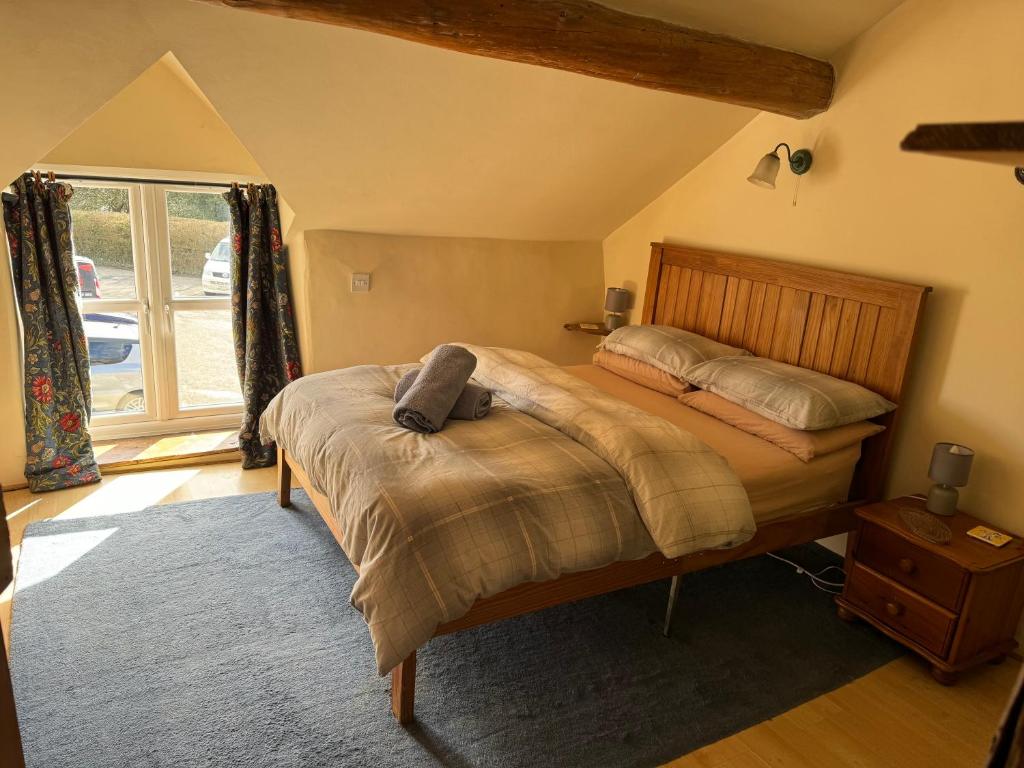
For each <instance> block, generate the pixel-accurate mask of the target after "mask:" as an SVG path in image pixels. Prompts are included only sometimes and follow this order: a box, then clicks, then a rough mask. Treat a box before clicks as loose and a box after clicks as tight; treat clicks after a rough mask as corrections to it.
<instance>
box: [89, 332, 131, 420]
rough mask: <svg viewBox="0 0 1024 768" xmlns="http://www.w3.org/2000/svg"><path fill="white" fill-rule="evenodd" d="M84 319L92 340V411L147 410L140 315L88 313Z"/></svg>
mask: <svg viewBox="0 0 1024 768" xmlns="http://www.w3.org/2000/svg"><path fill="white" fill-rule="evenodd" d="M82 320H83V324H84V325H85V335H86V338H87V339H88V341H89V374H90V378H91V379H92V412H93V414H101V413H107V414H109V413H131V412H139V411H144V410H146V401H145V397H144V396H143V393H142V355H141V351H140V349H139V316H138V315H137V314H135V313H134V312H118V313H108V312H86V313H85V314H84V315H83V316H82Z"/></svg>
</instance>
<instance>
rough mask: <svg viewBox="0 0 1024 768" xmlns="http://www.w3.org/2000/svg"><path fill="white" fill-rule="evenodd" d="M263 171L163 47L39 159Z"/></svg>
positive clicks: (249, 173)
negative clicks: (158, 55)
mask: <svg viewBox="0 0 1024 768" xmlns="http://www.w3.org/2000/svg"><path fill="white" fill-rule="evenodd" d="M38 165H39V167H40V168H44V169H45V168H48V167H50V166H55V165H56V166H59V165H91V166H102V167H107V168H143V169H153V168H157V169H160V170H162V171H200V172H207V173H216V174H220V173H224V174H234V175H235V176H236V177H238V178H239V180H241V178H242V177H245V176H252V177H256V178H265V174H264V173H263V170H262V169H261V168H260V167H259V165H258V164H257V163H256V161H255V160H254V159H253V157H252V155H250V154H249V152H248V151H247V150H246V148H245V147H244V146H243V145H242V143H241V142H240V141H239V140H238V138H237V137H236V136H235V135H234V133H233V132H232V131H231V128H230V126H228V125H227V124H226V123H225V122H224V121H223V119H221V117H220V115H218V114H217V111H216V110H215V109H214V108H213V106H212V105H211V104H210V102H209V101H208V100H207V99H206V98H205V96H204V95H203V94H202V92H201V91H199V89H198V87H197V86H196V85H195V83H194V82H193V81H192V79H191V78H190V77H189V76H188V73H187V72H186V71H185V70H184V68H183V67H182V66H181V64H180V63H179V62H178V60H177V59H176V58H175V57H174V54H172V53H167V54H165V55H164V56H163V57H162V58H161V59H159V60H158V61H157V62H156V63H155V64H153V66H151V67H150V68H149V69H147V70H146V71H145V72H143V73H142V74H141V75H139V76H138V78H136V79H135V80H133V81H132V82H131V83H129V84H128V85H127V86H125V88H124V89H123V90H121V91H120V92H118V94H117V95H116V96H114V98H112V99H111V100H110V101H108V102H107V103H106V104H104V105H103V106H102V107H101V108H100V109H99V110H97V111H96V112H95V113H94V114H93V115H92V116H91V117H89V119H88V120H86V121H85V122H84V123H82V124H81V125H80V126H78V128H76V129H75V130H74V131H73V132H72V133H71V135H69V136H67V137H66V138H65V139H64V140H63V141H62V142H61V143H60V144H58V145H57V146H56V147H54V148H53V149H52V150H51V151H50V152H49V153H47V155H46V156H45V157H44V158H42V160H41V161H40V162H39V164H38Z"/></svg>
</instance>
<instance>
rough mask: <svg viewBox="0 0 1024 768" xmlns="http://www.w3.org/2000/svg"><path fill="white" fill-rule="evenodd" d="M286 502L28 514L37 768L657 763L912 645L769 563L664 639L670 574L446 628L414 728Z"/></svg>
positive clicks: (821, 560)
mask: <svg viewBox="0 0 1024 768" xmlns="http://www.w3.org/2000/svg"><path fill="white" fill-rule="evenodd" d="M293 498H294V499H295V507H293V508H292V509H291V510H282V509H280V508H279V507H278V506H277V504H276V501H275V499H274V496H273V495H272V494H259V495H253V496H236V497H230V498H224V499H210V500H205V501H198V502H193V503H188V504H178V505H173V506H166V507H157V508H154V509H150V510H146V511H143V512H133V513H129V514H123V515H115V516H109V517H89V518H83V519H77V520H53V521H48V522H42V523H36V524H34V525H32V526H30V527H29V529H28V531H27V535H26V539H25V543H24V548H23V551H22V556H21V570H20V573H19V589H18V592H17V594H16V596H15V601H14V625H13V675H14V682H15V688H16V695H17V704H18V714H19V716H20V719H21V724H22V731H23V734H24V739H25V748H26V752H27V755H28V763H29V766H31V768H43V767H45V768H57V767H58V766H68V768H72V767H73V768H94V767H95V768H101V767H102V768H114V767H116V766H132V768H140V767H142V766H160V767H161V768H162V767H164V766H189V767H190V768H195V767H196V766H244V767H245V768H263V767H264V766H265V767H267V768H270V767H271V766H273V767H274V768H290V767H292V766H296V767H297V766H302V767H303V768H305V767H307V766H312V767H314V768H326V767H327V766H347V765H370V766H373V767H374V768H390V766H423V765H438V764H444V765H454V766H471V765H472V766H476V765H480V766H535V765H563V766H594V765H602V766H654V765H658V764H660V763H662V762H665V761H667V760H670V759H672V758H674V757H677V756H679V755H682V754H684V753H686V752H689V751H691V750H693V749H695V748H697V747H700V746H701V745H704V744H707V743H710V742H713V741H716V740H718V739H721V738H723V737H725V736H728V735H729V734H732V733H735V732H737V731H739V730H741V729H743V728H746V727H748V726H751V725H754V724H756V723H758V722H760V721H762V720H765V719H767V718H770V717H772V716H773V715H776V714H778V713H780V712H783V711H785V710H787V709H790V708H792V707H793V706H795V705H797V704H800V703H801V702H804V701H807V700H808V699H811V698H813V697H815V696H818V695H820V694H822V693H824V692H826V691H829V690H832V689H834V688H836V687H838V686H840V685H842V684H844V683H846V682H848V681H850V680H853V679H854V678H857V677H859V676H861V675H863V674H865V673H866V672H868V671H870V670H872V669H874V668H876V667H878V666H879V665H881V664H884V663H885V662H888V661H890V660H892V659H894V658H896V657H897V656H898V655H899V654H900V650H899V648H898V647H897V646H895V645H894V644H892V643H890V642H889V641H887V640H886V639H884V638H882V637H881V636H880V635H879V634H877V633H875V632H873V631H871V630H870V629H868V628H867V627H865V626H863V625H853V626H850V625H847V624H844V623H843V622H841V621H839V620H838V619H837V618H836V616H835V610H834V607H833V605H832V601H831V599H830V597H829V596H828V595H826V594H824V593H822V592H819V591H817V590H815V589H814V588H812V587H811V586H810V584H809V583H808V580H807V579H806V578H805V577H803V576H798V575H797V574H796V573H795V572H794V571H793V569H792V568H790V567H788V566H786V565H783V564H781V563H779V562H777V561H774V560H771V559H769V558H766V557H765V558H756V559H753V560H749V561H744V562H738V563H733V564H729V565H726V566H722V567H720V568H716V569H713V570H710V571H705V572H702V573H700V574H695V575H693V576H690V577H686V578H685V579H684V581H683V588H682V591H681V596H680V602H679V606H678V613H677V620H676V624H675V627H674V632H673V636H672V638H671V639H665V638H663V637H662V636H661V617H662V614H663V612H664V608H665V599H666V594H667V582H660V583H657V584H651V585H646V586H643V587H639V588H635V589H630V590H625V591H622V592H618V593H615V594H611V595H605V596H602V597H598V598H594V599H590V600H586V601H582V602H580V603H576V604H574V605H567V606H560V607H557V608H553V609H550V610H547V611H543V612H540V613H537V614H534V615H530V616H523V617H519V618H517V619H513V620H510V621H506V622H502V623H499V624H495V625H491V626H488V627H481V628H478V629H475V630H471V631H468V632H464V633H460V634H457V635H451V636H447V637H443V638H438V639H436V640H433V641H432V642H431V643H430V644H429V645H428V646H427V647H426V648H425V649H424V650H422V651H421V653H420V655H419V659H418V661H419V664H418V666H419V670H418V678H417V699H416V714H417V718H418V721H419V722H418V725H417V726H415V727H413V728H411V729H410V730H408V731H406V730H403V729H402V728H401V727H399V726H398V725H397V724H396V723H395V722H394V720H392V718H391V715H390V712H389V699H388V696H389V680H388V679H381V678H378V677H377V676H376V674H375V673H374V665H373V655H372V649H371V646H370V640H369V636H368V634H367V632H366V628H365V625H364V624H363V621H362V618H361V617H360V615H359V614H358V613H356V611H355V610H354V609H353V608H352V607H351V606H350V605H349V603H348V594H349V592H350V589H351V586H352V582H353V579H354V574H353V572H352V569H351V567H350V566H349V565H348V562H347V560H346V559H345V557H344V555H343V554H342V553H341V551H340V549H339V548H338V546H337V545H336V544H335V542H334V540H333V538H332V537H331V535H330V533H329V532H328V531H327V528H326V526H325V525H324V524H323V522H322V521H321V520H320V518H319V516H318V515H317V513H316V511H315V510H314V509H313V507H312V504H311V503H310V502H309V500H308V498H307V497H306V496H305V495H304V494H302V493H299V492H296V493H295V494H294V496H293ZM788 556H789V557H790V558H792V559H795V560H797V561H799V562H801V563H803V564H806V565H807V566H808V567H810V568H813V569H817V568H821V567H823V566H824V565H827V564H830V563H834V562H838V558H836V557H835V556H834V555H832V554H831V553H829V552H827V551H826V550H824V549H822V548H820V547H818V546H816V545H808V546H804V547H798V548H794V549H792V550H788Z"/></svg>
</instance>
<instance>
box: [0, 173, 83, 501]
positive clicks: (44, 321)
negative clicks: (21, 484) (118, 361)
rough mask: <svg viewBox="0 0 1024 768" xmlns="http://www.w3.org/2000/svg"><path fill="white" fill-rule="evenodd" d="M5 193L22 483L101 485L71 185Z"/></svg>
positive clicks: (42, 487)
mask: <svg viewBox="0 0 1024 768" xmlns="http://www.w3.org/2000/svg"><path fill="white" fill-rule="evenodd" d="M11 188H12V190H13V192H12V193H4V195H3V209H4V226H5V227H6V229H7V239H8V242H9V244H10V251H11V265H12V271H13V278H14V290H15V293H16V295H17V299H18V307H19V309H20V311H21V322H22V326H23V328H24V346H25V447H26V452H27V460H26V463H25V478H26V479H27V480H28V487H29V489H30V490H32V491H53V490H56V489H58V488H69V487H71V486H75V485H84V484H86V483H93V482H96V481H97V480H99V477H100V473H99V468H98V467H97V466H96V458H95V456H94V455H93V450H92V441H91V439H90V438H89V430H88V423H89V413H90V409H91V403H90V398H91V389H90V385H89V346H88V343H87V341H86V338H85V331H84V329H83V327H82V316H81V314H80V312H79V310H78V304H77V303H76V299H77V290H78V278H77V277H76V274H75V265H74V261H73V259H72V252H71V210H70V209H69V207H68V201H69V200H70V199H71V195H72V189H71V186H70V185H68V184H63V183H59V182H56V181H53V180H52V179H51V180H50V181H44V180H43V179H42V178H41V177H40V176H39V175H38V174H35V175H33V174H28V173H26V174H25V175H24V176H22V177H21V178H19V179H18V180H17V181H15V182H14V183H13V184H12V185H11Z"/></svg>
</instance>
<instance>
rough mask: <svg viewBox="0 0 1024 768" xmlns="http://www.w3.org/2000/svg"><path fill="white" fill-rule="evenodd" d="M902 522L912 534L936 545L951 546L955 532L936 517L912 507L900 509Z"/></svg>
mask: <svg viewBox="0 0 1024 768" xmlns="http://www.w3.org/2000/svg"><path fill="white" fill-rule="evenodd" d="M900 520H902V521H903V524H904V525H905V526H907V528H909V529H910V532H911V533H913V534H914V535H916V536H920V537H921V538H922V539H924V540H925V541H930V542H932V543H934V544H949V542H950V540H952V538H953V532H952V531H951V530H950V529H949V526H948V525H946V524H945V523H944V522H942V521H941V520H939V518H937V517H936V516H935V515H933V514H930V513H928V512H922V511H921V510H919V509H912V508H911V507H900Z"/></svg>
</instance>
